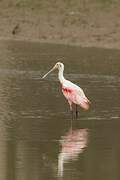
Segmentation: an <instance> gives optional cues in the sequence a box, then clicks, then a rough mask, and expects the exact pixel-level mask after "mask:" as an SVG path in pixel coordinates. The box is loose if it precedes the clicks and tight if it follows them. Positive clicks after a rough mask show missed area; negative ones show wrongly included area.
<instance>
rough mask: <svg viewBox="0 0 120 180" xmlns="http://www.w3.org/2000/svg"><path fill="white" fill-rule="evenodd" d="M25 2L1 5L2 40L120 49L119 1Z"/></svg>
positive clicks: (3, 3) (0, 32)
mask: <svg viewBox="0 0 120 180" xmlns="http://www.w3.org/2000/svg"><path fill="white" fill-rule="evenodd" d="M99 1H100V0H99ZM23 2H24V3H25V1H15V0H13V1H12V3H10V2H9V1H8V2H7V3H5V2H2V1H1V2H0V22H1V25H0V39H2V40H7V39H9V40H10V39H11V40H22V41H37V42H41V43H42V42H44V43H57V44H67V45H79V46H82V47H102V48H115V49H120V6H119V5H120V3H119V2H118V1H115V0H111V1H110V2H109V0H107V1H106V2H109V3H106V4H105V3H104V4H102V3H98V1H97V0H94V1H93V0H90V1H82V3H81V4H79V1H78V0H76V1H61V2H58V1H55V0H54V2H52V3H50V1H45V2H44V1H42V0H41V1H40V2H39V1H37V0H36V1H35V2H34V3H33V2H31V1H30V2H31V3H28V2H27V1H26V4H24V3H23ZM85 2H86V3H85Z"/></svg>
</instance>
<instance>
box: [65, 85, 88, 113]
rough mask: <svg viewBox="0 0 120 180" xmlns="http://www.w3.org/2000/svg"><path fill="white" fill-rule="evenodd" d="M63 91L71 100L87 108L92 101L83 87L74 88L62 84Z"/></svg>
mask: <svg viewBox="0 0 120 180" xmlns="http://www.w3.org/2000/svg"><path fill="white" fill-rule="evenodd" d="M62 92H63V94H64V96H65V97H66V99H67V100H68V101H69V102H71V103H74V104H77V105H80V106H81V107H82V108H83V109H85V110H88V109H89V103H90V101H89V100H88V98H87V97H86V96H85V94H84V92H83V90H82V89H74V88H70V87H69V88H68V87H64V86H62Z"/></svg>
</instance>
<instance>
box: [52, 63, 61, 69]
mask: <svg viewBox="0 0 120 180" xmlns="http://www.w3.org/2000/svg"><path fill="white" fill-rule="evenodd" d="M53 68H55V69H58V70H64V64H63V63H61V62H57V63H56V64H55V66H54V67H53Z"/></svg>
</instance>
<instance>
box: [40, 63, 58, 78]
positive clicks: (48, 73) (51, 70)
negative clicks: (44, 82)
mask: <svg viewBox="0 0 120 180" xmlns="http://www.w3.org/2000/svg"><path fill="white" fill-rule="evenodd" d="M54 69H56V67H55V66H54V67H53V68H52V69H50V71H48V72H47V73H46V74H45V75H44V76H43V77H42V79H44V78H45V77H46V76H47V75H48V74H49V73H51V72H52V71H53V70H54Z"/></svg>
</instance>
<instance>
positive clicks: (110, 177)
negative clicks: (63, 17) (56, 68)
mask: <svg viewBox="0 0 120 180" xmlns="http://www.w3.org/2000/svg"><path fill="white" fill-rule="evenodd" d="M119 58H120V51H118V50H104V49H96V48H80V47H69V46H62V45H51V44H39V43H27V42H12V41H5V42H4V41H1V42H0V143H1V144H0V179H1V180H27V179H29V180H33V179H34V180H48V179H49V180H50V179H51V180H53V179H65V180H67V179H68V180H73V179H74V180H78V179H84V180H96V179H100V180H101V179H102V180H119V179H120V171H119V166H120V143H119V139H120V93H119V89H120V60H119ZM57 61H62V62H64V64H65V77H66V78H68V79H70V80H71V81H73V82H75V83H77V84H78V85H80V86H81V87H82V88H83V89H84V91H85V94H86V95H87V96H88V97H89V99H90V101H91V102H92V103H91V108H90V110H89V111H83V110H82V109H80V108H79V118H78V120H74V121H73V122H72V129H71V115H70V112H69V106H68V104H67V101H66V100H65V98H64V97H63V95H62V93H61V87H60V84H59V82H58V79H57V72H53V73H52V74H50V75H49V76H48V77H47V78H46V79H45V80H42V79H41V77H42V75H44V74H45V73H46V72H47V71H48V70H49V69H50V68H51V67H52V66H53V65H54V64H55V62H57Z"/></svg>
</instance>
